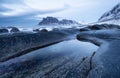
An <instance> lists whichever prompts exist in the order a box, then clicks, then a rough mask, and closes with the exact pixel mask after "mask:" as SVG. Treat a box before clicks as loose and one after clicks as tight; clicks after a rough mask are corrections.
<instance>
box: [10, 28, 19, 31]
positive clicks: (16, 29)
mask: <svg viewBox="0 0 120 78" xmlns="http://www.w3.org/2000/svg"><path fill="white" fill-rule="evenodd" d="M19 31H20V30H19V29H18V28H16V27H12V29H11V30H10V32H19Z"/></svg>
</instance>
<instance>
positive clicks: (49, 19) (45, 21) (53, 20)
mask: <svg viewBox="0 0 120 78" xmlns="http://www.w3.org/2000/svg"><path fill="white" fill-rule="evenodd" d="M58 22H59V20H58V19H57V18H54V17H47V18H43V20H42V21H41V22H40V23H39V25H48V24H55V23H58Z"/></svg>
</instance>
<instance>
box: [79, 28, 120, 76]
mask: <svg viewBox="0 0 120 78" xmlns="http://www.w3.org/2000/svg"><path fill="white" fill-rule="evenodd" d="M77 39H78V40H80V41H88V42H92V43H94V44H96V45H98V46H100V48H99V49H98V50H97V51H96V54H95V56H94V57H93V60H92V69H91V70H90V71H89V73H88V74H87V77H84V78H120V75H119V72H120V63H119V61H120V57H119V55H120V52H119V51H120V30H118V29H114V30H99V31H96V32H94V31H89V32H83V33H80V34H79V35H78V36H77ZM88 63H89V61H87V60H86V63H83V66H86V68H89V65H88ZM79 74H81V75H83V73H82V72H81V73H79ZM84 75H85V74H84Z"/></svg>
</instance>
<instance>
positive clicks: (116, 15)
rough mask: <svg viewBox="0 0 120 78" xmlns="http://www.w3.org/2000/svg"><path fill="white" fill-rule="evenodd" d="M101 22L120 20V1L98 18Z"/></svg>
mask: <svg viewBox="0 0 120 78" xmlns="http://www.w3.org/2000/svg"><path fill="white" fill-rule="evenodd" d="M98 21H99V22H105V21H120V3H118V4H117V5H116V6H115V7H113V8H112V9H111V10H110V11H108V12H106V13H104V14H103V15H102V16H101V17H100V18H99V20H98Z"/></svg>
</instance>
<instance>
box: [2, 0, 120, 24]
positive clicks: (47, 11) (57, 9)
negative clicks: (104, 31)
mask: <svg viewBox="0 0 120 78" xmlns="http://www.w3.org/2000/svg"><path fill="white" fill-rule="evenodd" d="M118 2H120V1H119V0H0V25H22V24H26V25H29V24H31V25H34V24H35V23H36V24H37V22H38V21H39V20H40V19H41V18H42V17H46V16H53V17H58V18H68V19H73V20H76V21H82V22H95V21H97V20H98V19H99V18H100V16H101V15H102V14H103V13H104V12H106V11H109V10H110V9H111V8H112V7H113V6H115V5H116V4H118ZM28 23H29V24H28Z"/></svg>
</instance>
